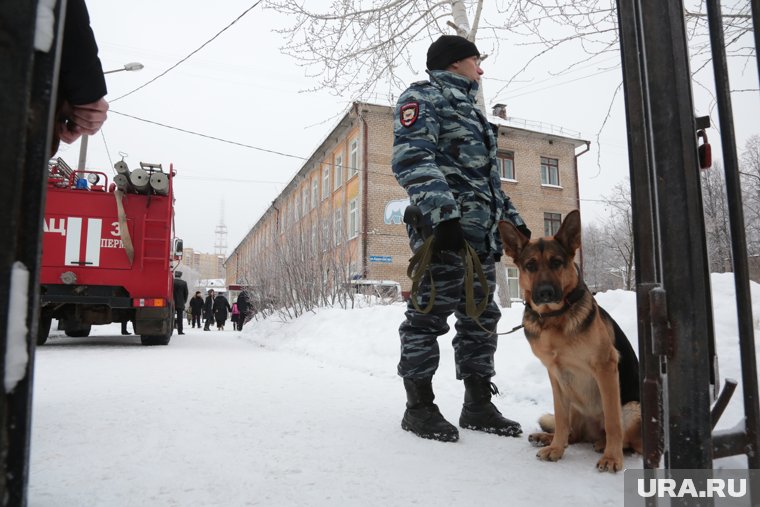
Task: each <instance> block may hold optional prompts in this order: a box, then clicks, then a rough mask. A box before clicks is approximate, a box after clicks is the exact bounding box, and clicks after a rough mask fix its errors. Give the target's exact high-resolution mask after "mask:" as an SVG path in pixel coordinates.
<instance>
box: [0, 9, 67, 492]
mask: <svg viewBox="0 0 760 507" xmlns="http://www.w3.org/2000/svg"><path fill="white" fill-rule="evenodd" d="M65 7H66V0H60V1H59V2H58V5H57V9H56V25H55V31H56V37H55V41H56V42H55V45H54V46H53V48H51V51H50V52H48V53H42V52H36V51H35V50H34V34H35V23H36V19H37V16H36V14H37V2H36V1H33V2H22V1H12V2H0V18H2V19H3V20H4V22H3V23H2V24H1V25H0V36H1V37H2V39H3V41H4V42H5V44H2V45H0V89H2V90H3V93H2V94H0V117H2V118H3V122H2V123H0V125H1V126H0V129H2V130H0V167H2V168H3V171H4V181H5V182H6V184H5V185H1V186H0V213H2V216H3V217H4V220H2V221H0V237H2V238H4V245H3V248H2V249H1V250H0V352H2V355H1V356H0V378H3V379H5V374H6V371H5V365H6V358H7V355H8V343H9V339H15V340H18V339H19V337H18V336H15V337H14V336H9V322H11V321H13V320H14V319H15V320H18V319H21V318H22V315H11V314H10V312H9V304H10V301H11V299H14V300H16V299H17V298H19V293H20V292H23V291H26V297H27V305H26V306H27V307H26V322H25V324H26V329H27V332H26V336H25V345H26V350H27V352H28V361H27V363H26V370H25V375H24V376H23V378H22V379H21V380H20V381H19V382H18V383H17V384H16V386H15V387H14V388H13V389H11V390H9V391H8V390H6V389H5V388H4V389H3V402H2V409H1V411H0V456H2V458H0V463H1V467H2V470H0V492H2V504H3V505H13V506H16V505H21V506H23V505H26V503H27V483H28V476H29V449H30V447H29V446H30V434H31V407H32V379H33V370H34V346H35V339H34V337H36V330H37V318H38V314H39V264H40V255H41V235H42V216H43V209H44V204H43V203H44V193H45V186H46V179H47V178H46V174H47V168H46V165H47V159H48V157H49V150H50V144H51V137H52V135H51V133H52V130H51V126H52V125H53V121H52V120H53V107H52V104H53V102H54V97H55V91H56V89H57V75H58V72H57V66H58V55H59V54H60V42H61V40H62V38H61V32H62V30H63V23H62V22H61V19H62V18H63V16H62V15H61V13H62V12H65ZM17 262H18V263H20V264H21V265H23V267H24V268H25V269H26V270H27V271H28V274H29V281H28V286H27V287H16V288H13V290H14V293H11V289H12V288H11V273H12V270H13V266H14V264H15V263H17Z"/></svg>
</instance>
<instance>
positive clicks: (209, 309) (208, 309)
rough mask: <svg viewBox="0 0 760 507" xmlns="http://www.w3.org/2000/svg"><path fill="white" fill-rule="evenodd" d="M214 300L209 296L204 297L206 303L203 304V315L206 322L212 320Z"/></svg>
mask: <svg viewBox="0 0 760 507" xmlns="http://www.w3.org/2000/svg"><path fill="white" fill-rule="evenodd" d="M214 299H215V298H212V297H211V296H206V301H205V302H204V303H203V315H204V316H205V317H206V319H208V320H211V319H213V318H214Z"/></svg>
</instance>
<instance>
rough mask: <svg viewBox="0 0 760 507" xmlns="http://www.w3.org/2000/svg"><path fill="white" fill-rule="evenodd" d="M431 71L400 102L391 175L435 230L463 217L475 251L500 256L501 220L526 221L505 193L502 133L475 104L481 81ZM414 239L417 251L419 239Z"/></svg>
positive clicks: (466, 234)
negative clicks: (499, 146) (499, 150)
mask: <svg viewBox="0 0 760 507" xmlns="http://www.w3.org/2000/svg"><path fill="white" fill-rule="evenodd" d="M429 74H430V78H431V80H430V81H421V82H417V83H414V84H412V85H411V86H410V87H409V88H408V89H407V90H406V91H405V92H404V93H403V94H402V95H401V97H400V98H399V101H398V104H397V105H396V109H395V111H394V122H393V130H394V142H393V160H392V163H391V165H392V169H393V174H394V175H395V176H396V179H397V180H398V182H399V183H400V184H401V186H403V187H404V189H406V191H407V193H408V194H409V199H410V201H411V203H412V204H414V205H417V206H419V207H420V209H421V210H422V213H423V214H424V215H425V218H426V220H427V221H428V222H429V224H430V225H432V226H433V227H435V226H436V225H438V224H439V223H441V222H443V221H445V220H450V219H454V218H458V219H459V220H460V224H461V226H462V230H463V231H464V234H465V238H466V239H467V241H468V242H469V243H470V245H472V247H473V248H475V249H476V250H477V251H478V252H481V253H494V254H497V255H499V254H500V253H501V250H502V247H501V239H500V238H499V234H498V229H497V225H498V223H499V221H500V220H505V219H509V220H511V221H512V222H513V223H514V224H515V225H518V226H519V225H522V224H524V222H523V220H522V218H521V217H520V215H519V214H518V213H517V210H516V209H515V208H514V206H513V205H512V202H511V201H510V199H509V197H507V196H506V194H504V192H503V191H502V190H501V180H500V177H499V170H498V167H497V165H496V136H495V135H494V133H493V130H492V128H491V125H490V124H489V123H488V120H487V118H486V117H485V115H483V114H482V112H481V111H480V109H479V108H478V107H477V105H476V104H475V96H476V94H477V89H478V83H477V82H475V81H472V80H470V79H468V78H466V77H464V76H460V75H459V74H455V73H452V72H448V71H440V70H436V71H430V72H429ZM409 234H410V237H411V240H412V248H415V249H416V248H417V247H418V246H419V242H420V241H421V240H420V238H418V237H416V234H415V233H414V231H411V230H409Z"/></svg>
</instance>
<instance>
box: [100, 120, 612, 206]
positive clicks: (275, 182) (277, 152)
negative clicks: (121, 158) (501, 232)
mask: <svg viewBox="0 0 760 507" xmlns="http://www.w3.org/2000/svg"><path fill="white" fill-rule="evenodd" d="M109 112H110V113H114V114H117V115H120V116H125V117H127V118H132V119H134V120H138V121H141V122H145V123H149V124H151V125H157V126H159V127H164V128H168V129H171V130H176V131H178V132H183V133H185V134H191V135H194V136H199V137H203V138H205V139H211V140H213V141H219V142H222V143H227V144H232V145H235V146H240V147H243V148H248V149H252V150H257V151H262V152H265V153H271V154H274V155H280V156H282V157H288V158H293V159H296V160H303V161H308V160H310V159H311V158H312V157H302V156H299V155H293V154H290V153H284V152H281V151H276V150H270V149H267V148H261V147H258V146H253V145H250V144H245V143H240V142H237V141H230V140H228V139H223V138H221V137H216V136H211V135H208V134H202V133H200V132H195V131H192V130H187V129H183V128H179V127H173V126H171V125H167V124H165V123H161V122H157V121H153V120H147V119H145V118H140V117H139V116H134V115H131V114H126V113H121V112H119V111H114V110H110V111H109ZM319 165H323V166H330V167H335V164H334V163H332V162H317V163H316V166H319ZM341 167H343V168H344V169H346V168H348V167H347V166H341ZM367 173H368V174H377V175H382V176H391V177H392V176H393V175H392V174H389V173H387V172H382V171H371V170H369V169H367ZM294 177H295V176H294ZM186 178H187V179H195V180H209V181H227V182H233V183H258V184H261V183H264V184H275V185H277V184H280V185H287V184H289V183H290V182H291V181H292V179H291V180H289V181H288V182H278V181H264V180H245V179H237V178H216V177H208V178H206V177H201V176H197V177H193V176H190V177H186ZM505 192H506V190H505ZM508 194H509V193H508ZM519 195H520V196H521V197H522V196H535V197H543V196H544V195H543V193H541V192H535V191H525V187H523V188H521V189H520V192H519ZM553 199H559V200H563V201H568V202H570V201H572V202H575V201H577V200H580V201H587V202H611V201H608V200H605V199H584V198H581V199H576V198H575V197H571V196H567V197H559V198H558V197H556V196H555V197H553Z"/></svg>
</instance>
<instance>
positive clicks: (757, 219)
mask: <svg viewBox="0 0 760 507" xmlns="http://www.w3.org/2000/svg"><path fill="white" fill-rule="evenodd" d="M741 176H742V190H743V195H742V198H743V201H744V220H745V225H746V230H747V250H748V253H749V254H750V255H758V254H760V136H759V135H757V134H756V135H753V136H752V137H750V138H749V139H748V140H747V142H746V144H745V146H744V151H743V152H742V156H741Z"/></svg>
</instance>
